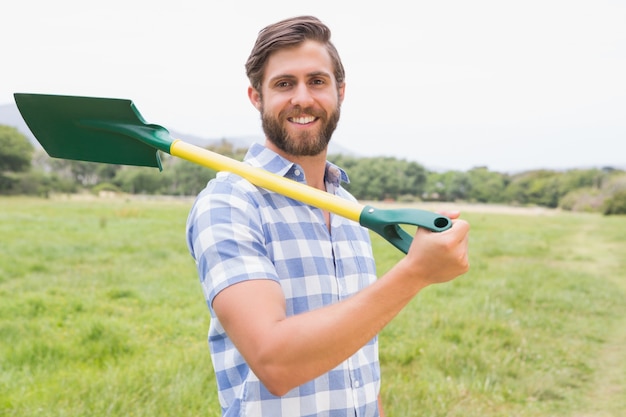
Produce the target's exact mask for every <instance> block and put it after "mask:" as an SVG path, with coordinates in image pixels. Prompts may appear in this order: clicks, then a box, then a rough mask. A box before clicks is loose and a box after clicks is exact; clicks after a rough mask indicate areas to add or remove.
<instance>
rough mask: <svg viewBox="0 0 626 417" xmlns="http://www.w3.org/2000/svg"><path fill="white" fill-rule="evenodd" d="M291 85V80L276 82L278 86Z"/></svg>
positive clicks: (285, 86)
mask: <svg viewBox="0 0 626 417" xmlns="http://www.w3.org/2000/svg"><path fill="white" fill-rule="evenodd" d="M290 86H291V82H289V81H279V82H277V83H276V87H278V88H287V87H290Z"/></svg>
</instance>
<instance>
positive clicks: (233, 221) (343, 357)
mask: <svg viewBox="0 0 626 417" xmlns="http://www.w3.org/2000/svg"><path fill="white" fill-rule="evenodd" d="M246 71H247V75H248V77H249V79H250V87H249V88H248V97H249V99H250V102H251V103H252V105H254V106H255V107H256V108H257V109H258V110H259V112H260V114H261V119H262V126H263V130H264V132H265V136H266V141H265V146H262V145H260V144H255V145H253V146H252V147H251V149H250V150H249V152H248V155H247V156H246V158H245V160H246V162H247V163H249V164H251V165H253V166H257V167H262V168H263V169H265V170H268V171H270V172H274V173H276V174H278V175H282V176H285V177H287V178H291V179H293V180H295V181H299V182H303V183H306V184H308V185H310V186H312V187H315V188H318V189H321V190H325V191H326V192H329V193H333V194H336V195H339V196H341V197H343V198H346V199H353V197H352V196H351V195H350V194H348V193H347V191H346V190H345V189H343V188H342V187H341V184H340V183H341V181H346V180H347V176H346V174H345V173H344V172H343V171H342V170H340V169H339V168H338V167H336V166H334V165H332V164H330V163H328V162H327V161H326V152H327V145H328V142H329V141H330V138H331V135H332V133H333V131H334V129H335V127H336V126H337V123H338V121H339V114H340V107H341V103H342V101H343V99H344V93H345V81H344V68H343V65H342V63H341V60H340V58H339V55H338V53H337V51H336V49H335V47H334V46H333V44H332V43H331V41H330V30H329V29H328V28H327V27H326V26H325V25H324V24H322V22H320V21H319V20H318V19H316V18H314V17H310V16H302V17H296V18H292V19H287V20H283V21H280V22H278V23H275V24H273V25H270V26H268V27H266V28H265V29H263V30H261V31H260V32H259V36H258V39H257V41H256V43H255V45H254V48H253V49H252V52H251V54H250V57H249V58H248V61H247V63H246ZM445 214H446V215H448V216H450V217H451V218H452V219H453V226H452V228H451V229H449V230H447V231H445V232H442V233H432V232H430V231H428V230H422V229H419V230H418V231H417V233H416V235H415V238H414V240H413V243H412V245H411V248H410V250H409V253H408V254H407V256H406V257H404V258H403V259H402V260H401V261H399V262H398V264H397V265H395V266H394V267H393V268H392V269H391V270H390V271H389V272H388V273H386V274H385V275H383V276H382V277H380V278H379V279H377V278H376V275H375V273H376V271H375V265H374V260H373V256H372V250H371V245H370V241H369V235H368V231H367V230H366V229H364V228H362V227H361V226H359V225H358V224H357V223H355V222H353V221H350V220H347V219H344V218H342V217H339V216H335V215H331V214H329V213H327V212H324V211H322V210H320V209H317V208H313V207H310V206H308V205H306V204H303V203H300V202H297V201H295V200H293V199H291V198H288V197H284V196H281V195H278V194H276V193H273V192H269V191H266V190H263V189H260V188H258V187H255V186H253V185H251V184H250V183H249V182H248V181H246V180H244V179H242V178H240V177H239V176H237V175H233V174H228V173H220V174H218V177H217V178H216V179H215V180H213V181H211V182H210V183H209V184H208V186H207V188H206V189H205V190H203V191H202V192H201V193H200V194H199V196H198V198H197V200H196V202H195V203H194V206H193V208H192V210H191V212H190V215H189V219H188V223H187V229H188V244H189V247H190V250H191V253H192V255H193V257H194V259H195V260H196V263H197V267H198V273H199V276H200V280H201V282H202V288H203V290H204V293H205V296H206V299H207V303H208V306H209V309H210V312H211V324H210V329H209V345H210V349H211V355H212V360H213V365H214V368H215V373H216V379H217V385H218V391H219V399H220V404H221V406H222V413H223V415H224V416H271V417H277V416H289V417H294V416H378V415H382V406H381V405H380V401H379V398H378V397H379V388H380V367H379V362H378V342H377V334H378V333H379V332H380V331H381V329H383V327H384V326H385V325H386V324H387V323H389V322H390V321H391V320H392V318H393V317H395V316H396V315H397V314H398V313H399V312H400V311H401V309H402V308H403V307H404V306H405V305H406V304H407V303H408V302H409V301H410V300H411V299H412V298H413V297H414V296H415V295H416V294H417V293H418V292H419V291H420V290H421V289H422V288H424V287H426V286H427V285H430V284H433V283H438V282H445V281H449V280H451V279H453V278H455V277H457V276H459V275H461V274H463V273H465V272H466V271H467V269H468V267H469V264H468V258H467V239H468V231H469V226H468V224H467V223H466V222H465V221H463V220H460V219H458V213H445Z"/></svg>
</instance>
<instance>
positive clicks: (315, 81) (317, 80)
mask: <svg viewBox="0 0 626 417" xmlns="http://www.w3.org/2000/svg"><path fill="white" fill-rule="evenodd" d="M311 84H313V85H324V84H325V81H324V80H323V79H321V78H314V79H312V80H311Z"/></svg>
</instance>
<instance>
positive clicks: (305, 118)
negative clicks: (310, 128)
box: [287, 116, 317, 125]
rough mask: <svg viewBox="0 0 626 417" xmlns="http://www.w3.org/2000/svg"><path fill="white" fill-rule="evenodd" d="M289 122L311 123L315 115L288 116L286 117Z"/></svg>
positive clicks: (315, 118)
mask: <svg viewBox="0 0 626 417" xmlns="http://www.w3.org/2000/svg"><path fill="white" fill-rule="evenodd" d="M287 120H289V121H290V122H291V123H296V124H299V125H306V124H309V123H313V122H314V121H316V120H317V117H313V116H300V117H289V118H287Z"/></svg>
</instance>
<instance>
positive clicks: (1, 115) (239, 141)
mask: <svg viewBox="0 0 626 417" xmlns="http://www.w3.org/2000/svg"><path fill="white" fill-rule="evenodd" d="M0 125H7V126H13V127H15V128H16V129H17V130H18V131H19V132H20V133H22V134H23V135H24V136H26V137H27V138H28V139H29V140H30V141H31V142H32V144H33V145H34V146H36V147H38V148H41V145H40V144H39V142H37V140H36V139H35V136H34V135H33V134H32V132H31V131H30V129H29V128H28V126H27V125H26V122H24V119H23V118H22V115H21V114H20V111H19V110H18V108H17V105H15V104H14V103H13V104H3V105H0ZM168 130H169V131H170V134H171V135H172V137H173V138H176V139H180V140H183V141H185V142H188V143H191V144H193V145H196V146H201V147H207V146H211V145H215V144H218V143H220V142H222V141H223V140H226V141H227V142H229V143H231V144H232V145H233V146H234V147H235V148H248V147H249V146H250V145H251V144H252V143H254V142H259V143H263V142H264V138H263V136H261V135H259V136H240V137H224V138H203V137H200V136H196V135H191V134H187V133H181V132H179V131H176V130H174V129H169V128H168ZM329 153H330V154H344V155H355V153H354V152H352V151H350V150H348V149H346V148H344V147H342V146H340V145H337V144H335V143H333V142H331V143H330V148H329Z"/></svg>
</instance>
